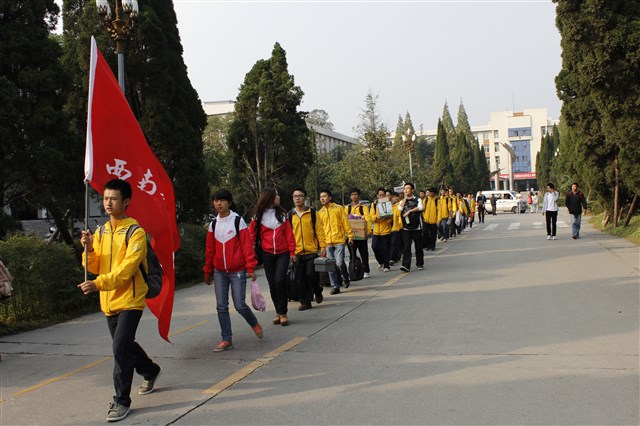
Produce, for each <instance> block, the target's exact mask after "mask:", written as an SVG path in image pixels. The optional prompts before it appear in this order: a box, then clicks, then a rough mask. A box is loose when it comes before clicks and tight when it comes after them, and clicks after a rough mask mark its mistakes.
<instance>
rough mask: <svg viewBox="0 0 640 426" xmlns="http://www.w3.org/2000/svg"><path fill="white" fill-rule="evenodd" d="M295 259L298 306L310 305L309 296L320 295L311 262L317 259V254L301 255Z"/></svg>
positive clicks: (316, 274) (319, 288)
mask: <svg viewBox="0 0 640 426" xmlns="http://www.w3.org/2000/svg"><path fill="white" fill-rule="evenodd" d="M296 257H297V263H298V265H297V268H296V289H297V290H298V298H299V299H300V304H302V305H309V304H311V296H312V295H314V294H321V293H322V286H320V283H319V279H318V273H317V272H316V270H315V265H314V264H313V260H314V259H315V258H317V257H318V255H317V254H315V253H312V254H301V255H298V256H296Z"/></svg>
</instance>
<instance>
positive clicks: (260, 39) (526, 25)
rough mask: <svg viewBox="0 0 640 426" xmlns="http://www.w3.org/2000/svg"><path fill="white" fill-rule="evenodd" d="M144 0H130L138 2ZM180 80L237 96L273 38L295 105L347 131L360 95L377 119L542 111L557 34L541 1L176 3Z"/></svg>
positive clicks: (556, 59) (480, 121)
mask: <svg viewBox="0 0 640 426" xmlns="http://www.w3.org/2000/svg"><path fill="white" fill-rule="evenodd" d="M143 1H144V0H139V2H143ZM174 5H175V11H176V15H177V17H178V30H179V32H180V37H181V40H182V45H183V48H184V61H185V63H186V65H187V68H188V73H189V78H190V80H191V83H192V85H193V86H194V88H195V89H196V91H197V92H198V94H199V96H200V99H201V101H203V102H204V101H220V100H235V99H236V97H237V95H238V90H239V87H240V85H241V84H242V82H243V80H244V77H245V75H246V74H247V73H248V72H249V70H250V69H251V67H252V66H253V65H254V64H255V63H256V61H258V60H260V59H268V58H269V57H270V56H271V51H272V49H273V46H274V44H275V43H276V42H279V43H280V45H281V46H282V47H283V48H284V50H285V51H286V52H287V61H288V64H289V73H290V74H292V75H293V76H294V78H295V83H296V84H297V85H298V86H300V87H301V88H302V90H303V91H304V93H305V95H304V97H303V102H302V105H301V106H300V110H302V111H311V110H313V109H322V110H325V111H326V112H327V113H328V114H329V121H331V122H332V123H333V124H334V126H335V130H336V131H337V132H339V133H343V134H346V135H353V134H354V130H353V129H354V127H356V126H357V124H358V123H359V122H360V114H361V113H362V109H363V108H364V106H365V97H366V96H367V94H368V93H369V92H371V93H372V94H373V95H374V96H378V110H379V113H380V118H381V119H382V122H383V123H385V124H386V125H387V127H388V128H389V130H390V131H393V130H395V127H396V123H397V121H398V116H399V115H401V116H402V117H403V118H404V116H405V114H406V113H407V112H409V114H410V115H411V120H412V122H413V125H414V128H415V129H416V130H418V129H420V126H421V125H422V126H423V127H424V129H425V130H427V129H435V128H436V126H437V122H438V118H439V117H441V115H442V111H443V106H444V103H445V101H446V102H447V103H448V105H449V111H450V112H451V115H452V116H453V119H454V122H455V121H456V116H457V112H458V107H459V105H460V102H462V103H463V104H464V107H465V110H466V112H467V115H468V117H469V122H470V124H471V125H472V126H475V125H484V124H487V123H488V121H489V119H490V113H491V112H492V111H504V110H515V111H522V110H523V109H526V108H547V109H548V111H549V115H550V117H551V118H552V119H558V118H559V115H560V107H561V103H560V101H559V100H558V98H557V96H556V90H555V85H554V78H555V76H556V75H557V74H558V72H559V71H560V67H561V58H560V54H561V49H560V34H559V33H558V30H557V28H556V26H555V5H554V4H552V3H551V2H550V1H541V0H533V1H518V0H512V1H481V0H477V1H242V0H239V1H233V2H228V1H215V0H174Z"/></svg>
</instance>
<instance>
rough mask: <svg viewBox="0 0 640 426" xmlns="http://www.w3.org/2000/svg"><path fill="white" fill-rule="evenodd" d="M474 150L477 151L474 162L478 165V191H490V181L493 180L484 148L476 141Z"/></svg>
mask: <svg viewBox="0 0 640 426" xmlns="http://www.w3.org/2000/svg"><path fill="white" fill-rule="evenodd" d="M474 148H475V151H476V155H475V158H474V160H475V165H476V172H477V173H478V181H477V185H478V189H482V188H487V189H488V188H490V186H489V185H490V184H491V183H490V181H489V180H490V178H491V172H490V170H489V165H488V164H487V159H486V156H485V153H484V148H483V147H482V146H480V145H479V144H478V140H477V139H476V140H475V144H474Z"/></svg>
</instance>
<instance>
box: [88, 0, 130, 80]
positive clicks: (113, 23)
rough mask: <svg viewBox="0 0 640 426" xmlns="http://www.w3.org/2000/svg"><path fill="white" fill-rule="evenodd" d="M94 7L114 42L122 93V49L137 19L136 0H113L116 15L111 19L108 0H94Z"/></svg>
mask: <svg viewBox="0 0 640 426" xmlns="http://www.w3.org/2000/svg"><path fill="white" fill-rule="evenodd" d="M96 8H97V9H98V14H99V15H100V17H101V18H102V22H103V23H104V25H105V27H106V28H107V31H109V33H110V34H111V37H112V38H113V39H114V40H115V42H116V53H117V54H118V83H119V84H120V90H122V93H124V50H125V47H126V45H127V40H128V39H129V37H130V36H131V33H132V32H133V30H134V28H135V24H136V21H137V19H138V0H115V15H116V16H115V19H113V20H112V19H111V18H112V15H111V5H110V4H109V1H108V0H96Z"/></svg>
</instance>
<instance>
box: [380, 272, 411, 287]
mask: <svg viewBox="0 0 640 426" xmlns="http://www.w3.org/2000/svg"><path fill="white" fill-rule="evenodd" d="M405 276H407V274H406V273H403V274H400V275H397V276H396V277H394V278H391V279H390V280H389V281H387V282H386V283H384V284H382V286H383V287H389V286H390V285H393V284H395V283H397V282H398V281H400V280H401V279H402V278H403V277H405Z"/></svg>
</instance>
